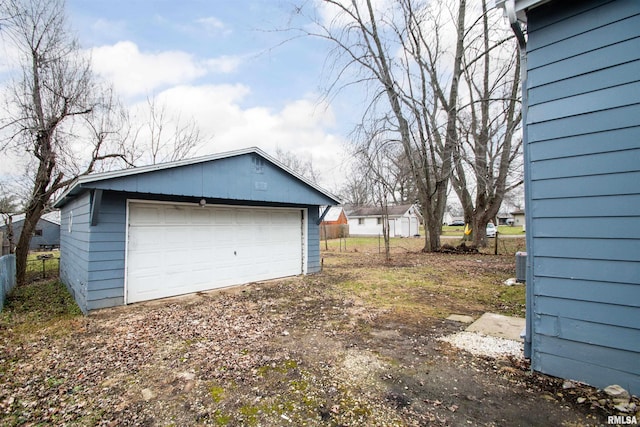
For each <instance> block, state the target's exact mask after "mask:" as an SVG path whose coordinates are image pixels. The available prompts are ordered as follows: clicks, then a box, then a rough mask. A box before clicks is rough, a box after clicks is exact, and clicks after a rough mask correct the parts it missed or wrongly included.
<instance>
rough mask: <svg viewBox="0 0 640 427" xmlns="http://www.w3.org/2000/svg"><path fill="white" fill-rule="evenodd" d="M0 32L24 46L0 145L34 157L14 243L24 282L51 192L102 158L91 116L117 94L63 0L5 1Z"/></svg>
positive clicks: (104, 156) (1, 7) (100, 141)
mask: <svg viewBox="0 0 640 427" xmlns="http://www.w3.org/2000/svg"><path fill="white" fill-rule="evenodd" d="M0 16H3V17H5V18H6V21H5V24H4V25H3V27H2V29H1V31H2V34H3V35H5V36H7V37H8V39H9V40H10V41H11V42H13V43H14V44H15V46H16V47H17V48H18V50H19V52H20V53H21V67H22V72H21V75H20V76H19V77H17V78H16V79H15V80H14V83H13V85H12V86H11V87H10V88H9V89H10V96H9V99H10V101H9V104H8V105H7V106H6V107H7V108H6V113H5V114H4V115H3V118H2V119H1V121H0V128H1V129H2V130H3V132H6V133H7V134H8V135H9V136H8V137H6V138H4V139H3V140H2V142H1V144H0V150H2V151H5V150H11V149H13V150H16V151H21V152H22V153H23V155H27V156H30V161H29V165H30V166H32V167H33V169H30V168H28V171H32V173H31V176H30V179H31V183H32V185H31V190H30V194H29V195H28V197H27V200H25V202H24V214H25V220H24V226H23V228H22V233H21V235H20V237H19V240H18V244H17V248H16V276H17V281H18V283H23V282H24V278H25V270H26V261H27V255H28V251H29V242H30V239H31V235H32V233H33V231H34V229H35V227H36V224H37V222H38V220H39V219H40V216H41V215H42V213H43V212H44V210H45V209H46V208H47V206H48V204H49V203H50V200H51V198H52V197H53V195H54V194H55V193H56V192H57V191H59V190H60V189H62V188H64V187H65V186H67V185H68V184H69V183H70V182H71V181H72V180H73V179H75V178H76V177H77V176H79V175H81V174H84V173H89V172H91V171H92V170H93V169H94V167H95V165H96V163H97V162H100V161H102V160H104V159H107V158H115V157H121V155H120V154H104V147H103V144H104V143H105V140H106V139H105V138H102V139H89V138H88V137H87V135H89V132H87V130H86V127H85V125H86V123H87V122H88V121H91V120H92V119H95V118H96V117H101V116H103V115H105V114H110V113H111V111H112V103H111V101H112V99H113V98H111V97H110V96H105V91H104V90H102V88H101V86H100V84H99V83H98V82H97V81H96V79H95V78H94V76H93V74H92V72H91V67H90V61H89V59H88V58H87V57H86V56H85V55H83V54H82V52H81V51H80V48H79V46H78V43H77V42H76V40H75V39H74V38H73V37H72V36H71V33H70V31H69V29H68V27H67V21H66V16H65V4H64V1H62V0H5V1H4V2H2V3H0Z"/></svg>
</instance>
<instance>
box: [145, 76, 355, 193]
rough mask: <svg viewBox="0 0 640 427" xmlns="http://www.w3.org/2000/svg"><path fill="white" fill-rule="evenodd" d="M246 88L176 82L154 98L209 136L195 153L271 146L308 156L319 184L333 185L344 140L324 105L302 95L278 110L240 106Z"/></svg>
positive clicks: (269, 149)
mask: <svg viewBox="0 0 640 427" xmlns="http://www.w3.org/2000/svg"><path fill="white" fill-rule="evenodd" d="M249 93H250V90H249V88H248V87H246V86H244V85H240V84H236V85H206V86H177V87H173V88H171V89H168V90H166V91H164V92H162V93H160V94H158V98H159V100H160V101H161V102H163V103H165V104H166V105H167V106H170V107H171V108H175V111H176V112H177V113H180V114H181V116H182V117H193V118H194V119H195V120H196V122H197V123H198V124H199V126H200V129H201V131H202V132H203V133H204V134H206V135H208V136H210V137H211V140H210V142H209V143H207V144H206V145H205V146H204V147H202V148H201V149H200V150H199V151H198V153H197V154H199V155H204V154H209V153H215V152H223V151H231V150H237V149H241V148H247V147H253V146H257V147H259V148H261V149H262V150H264V151H266V152H267V153H269V154H272V155H273V154H275V151H276V149H277V148H280V149H282V150H285V151H290V152H292V153H293V154H295V155H296V156H298V157H300V158H302V159H311V160H312V162H313V166H314V168H315V169H316V170H317V171H318V172H319V173H320V175H321V179H322V182H321V185H325V186H327V187H330V188H335V187H336V186H337V185H339V184H340V183H341V181H342V179H343V177H342V171H343V170H345V168H344V167H341V162H343V161H344V158H345V155H344V148H343V145H344V141H343V139H342V138H341V137H340V136H339V135H337V134H334V133H332V132H331V129H332V128H333V126H334V123H335V117H334V116H333V112H332V110H331V108H330V107H328V106H326V105H316V103H314V102H312V101H310V100H308V99H300V100H296V101H293V102H291V103H290V104H288V105H286V106H285V107H284V108H282V109H281V110H278V111H273V110H270V109H268V108H264V107H252V108H242V107H241V106H240V103H241V101H242V100H243V98H244V97H245V96H246V95H248V94H249Z"/></svg>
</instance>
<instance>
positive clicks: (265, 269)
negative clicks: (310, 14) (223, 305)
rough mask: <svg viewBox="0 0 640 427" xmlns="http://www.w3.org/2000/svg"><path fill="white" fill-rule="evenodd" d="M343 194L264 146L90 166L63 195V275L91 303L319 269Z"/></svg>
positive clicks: (83, 304)
mask: <svg viewBox="0 0 640 427" xmlns="http://www.w3.org/2000/svg"><path fill="white" fill-rule="evenodd" d="M339 203H340V201H339V199H338V198H336V197H335V196H333V195H331V194H330V193H329V192H327V191H326V190H323V189H322V188H320V187H319V186H318V185H317V184H315V183H313V182H310V181H308V180H306V179H305V178H304V177H302V176H300V175H298V174H296V173H295V172H294V171H292V170H291V169H289V168H287V167H286V166H284V165H283V164H281V163H280V162H279V161H278V160H276V159H274V158H272V157H270V156H269V155H267V154H266V153H264V152H263V151H262V150H260V149H258V148H255V147H253V148H247V149H243V150H236V151H231V152H226V153H219V154H212V155H209V156H203V157H199V158H194V159H185V160H180V161H176V162H171V163H164V164H156V165H149V166H143V167H138V168H130V169H123V170H118V171H109V172H101V173H94V174H90V175H85V176H82V177H79V178H78V179H77V180H76V181H74V182H73V183H72V184H71V185H70V187H69V188H68V189H67V190H66V191H65V192H64V193H62V195H61V196H60V198H59V199H58V200H56V202H55V207H57V208H59V209H60V210H61V225H60V279H61V281H62V282H63V283H64V284H65V285H66V286H67V288H68V289H69V291H70V293H71V294H72V295H73V297H74V299H75V300H76V302H77V303H78V306H79V307H80V309H81V310H82V311H83V312H85V313H89V312H91V311H92V310H97V309H101V308H106V307H114V306H118V305H124V304H132V303H138V302H142V301H148V300H155V299H159V298H165V297H172V296H177V295H183V294H189V293H193V292H202V291H207V290H210V289H218V288H222V287H227V286H234V285H242V284H245V283H251V282H257V281H262V280H271V279H278V278H282V277H289V276H294V275H300V274H310V273H316V272H319V271H320V270H321V267H322V259H321V254H320V226H319V224H320V218H321V216H322V213H323V212H325V211H326V210H327V209H328V206H333V205H336V204H339Z"/></svg>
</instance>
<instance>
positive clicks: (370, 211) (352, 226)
mask: <svg viewBox="0 0 640 427" xmlns="http://www.w3.org/2000/svg"><path fill="white" fill-rule="evenodd" d="M386 209H387V214H388V216H389V237H413V236H417V235H419V234H420V219H421V216H420V211H419V210H418V208H417V207H416V206H415V205H398V206H387V207H386ZM383 213H384V211H383V209H382V207H380V206H357V207H351V208H349V209H348V210H347V212H346V214H347V219H348V221H349V234H350V235H352V236H379V235H381V234H382V218H383Z"/></svg>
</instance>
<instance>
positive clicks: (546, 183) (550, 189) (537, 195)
mask: <svg viewBox="0 0 640 427" xmlns="http://www.w3.org/2000/svg"><path fill="white" fill-rule="evenodd" d="M630 157H632V158H633V157H639V158H638V161H639V162H640V150H638V151H637V155H634V156H630ZM574 159H578V158H577V157H576V158H574ZM560 163H563V162H560ZM567 163H572V162H567ZM589 163H590V162H589ZM596 163H597V162H596ZM618 166H620V167H624V164H621V165H618ZM545 169H546V172H547V173H548V174H549V173H550V171H549V167H547V168H545ZM594 169H595V170H594V171H593V172H594V173H598V169H604V167H602V168H600V167H598V168H594ZM576 172H577V173H576V175H579V173H580V172H585V173H587V172H588V170H587V169H586V168H580V169H579V170H578V171H576ZM602 172H605V173H602V174H601V175H591V176H570V177H555V178H553V179H540V180H536V181H533V182H532V183H531V198H533V199H543V198H547V199H557V198H571V197H594V196H613V195H634V194H638V183H639V182H640V171H638V172H625V173H608V172H606V171H602ZM558 175H561V174H558Z"/></svg>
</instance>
